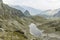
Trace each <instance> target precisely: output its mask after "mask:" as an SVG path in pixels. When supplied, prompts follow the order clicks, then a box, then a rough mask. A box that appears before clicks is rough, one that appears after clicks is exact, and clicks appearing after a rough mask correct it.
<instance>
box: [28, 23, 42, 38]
mask: <svg viewBox="0 0 60 40" xmlns="http://www.w3.org/2000/svg"><path fill="white" fill-rule="evenodd" d="M29 28H30V33H31V34H32V35H34V36H35V37H39V36H41V35H42V34H43V30H39V29H38V28H37V26H36V25H35V24H34V23H31V24H30V25H29Z"/></svg>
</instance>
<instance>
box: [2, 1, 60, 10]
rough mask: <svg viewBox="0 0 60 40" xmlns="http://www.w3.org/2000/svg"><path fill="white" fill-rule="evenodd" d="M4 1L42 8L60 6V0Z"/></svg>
mask: <svg viewBox="0 0 60 40" xmlns="http://www.w3.org/2000/svg"><path fill="white" fill-rule="evenodd" d="M3 2H4V3H6V4H9V5H20V6H23V5H25V6H29V7H33V8H36V9H41V10H47V9H57V8H60V0H3Z"/></svg>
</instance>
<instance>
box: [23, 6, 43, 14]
mask: <svg viewBox="0 0 60 40" xmlns="http://www.w3.org/2000/svg"><path fill="white" fill-rule="evenodd" d="M22 7H23V8H24V9H25V10H28V11H29V12H30V14H31V15H36V14H40V13H41V12H42V11H41V10H39V9H35V8H32V7H28V6H22Z"/></svg>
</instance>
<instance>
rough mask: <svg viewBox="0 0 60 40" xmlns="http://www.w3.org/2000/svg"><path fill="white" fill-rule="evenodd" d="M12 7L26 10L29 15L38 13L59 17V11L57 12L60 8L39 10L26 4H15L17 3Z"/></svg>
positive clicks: (43, 15)
mask: <svg viewBox="0 0 60 40" xmlns="http://www.w3.org/2000/svg"><path fill="white" fill-rule="evenodd" d="M11 7H12V6H11ZM13 8H16V9H19V10H21V11H22V12H25V11H26V10H28V11H29V13H30V14H31V15H38V16H42V17H60V12H59V11H60V8H59V9H54V10H51V9H48V10H39V9H35V8H32V7H28V6H17V5H15V6H13Z"/></svg>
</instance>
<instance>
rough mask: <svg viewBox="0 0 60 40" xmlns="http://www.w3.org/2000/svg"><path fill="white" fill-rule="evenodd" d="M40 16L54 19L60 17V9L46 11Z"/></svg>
mask: <svg viewBox="0 0 60 40" xmlns="http://www.w3.org/2000/svg"><path fill="white" fill-rule="evenodd" d="M38 16H43V17H46V18H54V17H60V9H54V10H45V11H43V12H41V13H40V14H38Z"/></svg>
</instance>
